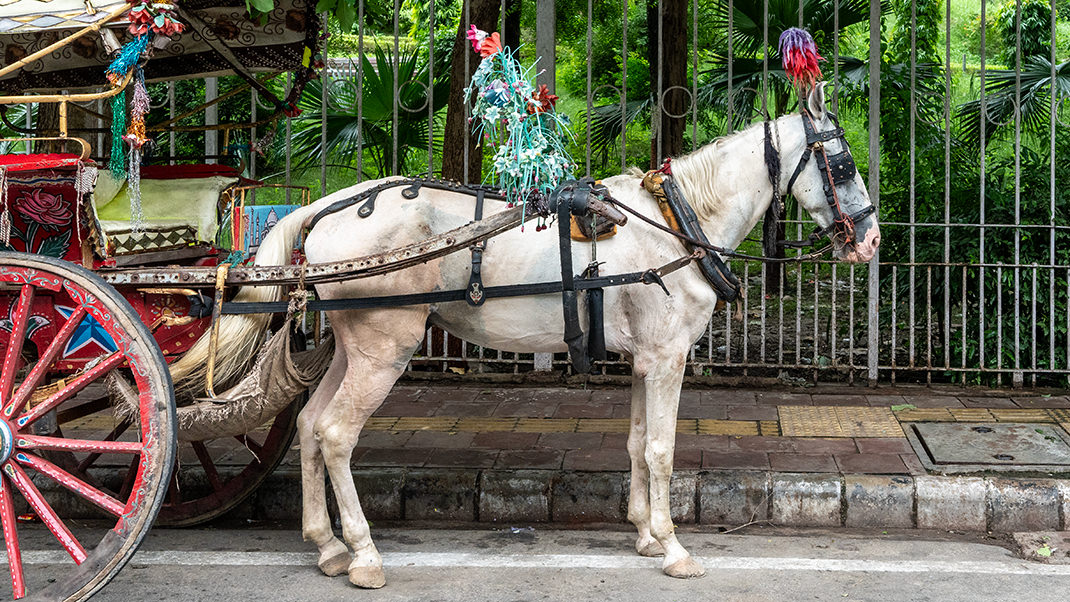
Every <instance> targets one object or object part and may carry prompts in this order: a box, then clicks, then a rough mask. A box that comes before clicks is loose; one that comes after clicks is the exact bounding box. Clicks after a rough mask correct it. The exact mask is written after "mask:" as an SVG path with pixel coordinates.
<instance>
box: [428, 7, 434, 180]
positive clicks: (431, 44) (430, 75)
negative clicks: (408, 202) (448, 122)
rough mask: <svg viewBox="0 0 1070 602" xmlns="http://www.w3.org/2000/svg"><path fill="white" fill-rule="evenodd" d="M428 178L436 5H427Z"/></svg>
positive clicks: (430, 169) (431, 156) (431, 162)
mask: <svg viewBox="0 0 1070 602" xmlns="http://www.w3.org/2000/svg"><path fill="white" fill-rule="evenodd" d="M427 8H428V11H429V14H428V18H427V20H428V27H427V32H428V33H427V38H428V39H427V177H429V178H433V177H435V3H434V1H433V0H432V1H431V2H429V3H428V4H427Z"/></svg>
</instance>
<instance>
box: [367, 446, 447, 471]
mask: <svg viewBox="0 0 1070 602" xmlns="http://www.w3.org/2000/svg"><path fill="white" fill-rule="evenodd" d="M432 451H434V450H430V449H421V448H415V447H412V448H404V449H369V450H368V451H367V452H365V453H364V455H363V456H361V457H360V460H358V461H357V463H356V464H357V466H423V465H424V462H426V461H427V459H428V458H429V457H430V456H431V452H432Z"/></svg>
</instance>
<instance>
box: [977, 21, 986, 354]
mask: <svg viewBox="0 0 1070 602" xmlns="http://www.w3.org/2000/svg"><path fill="white" fill-rule="evenodd" d="M987 5H988V0H981V29H980V31H981V86H980V94H981V98H980V105H981V127H980V130H981V152H980V157H979V159H980V170H981V179H980V190H979V192H978V202H979V203H980V209H979V212H980V218H981V219H980V227H979V228H978V229H977V235H978V239H979V240H978V244H979V245H980V248H979V254H978V255H979V261H980V263H981V264H984V263H985V260H986V257H985V194H986V190H985V157H986V150H985V147H986V145H987V143H988V140H987V137H988V136H987V134H988V132H987V130H988V105H987V104H986V103H987V98H986V94H985V92H986V90H985V84H986V83H987V66H988V65H987V61H988V57H987V50H988V49H987V48H986V47H985V43H986V40H985V31H986V29H987V28H988V23H987V21H986V17H987V15H986V14H985V11H986V7H987ZM977 340H978V341H979V343H978V346H977V348H978V361H977V363H978V365H979V367H981V368H984V367H985V268H983V267H982V268H980V269H979V270H978V274H977Z"/></svg>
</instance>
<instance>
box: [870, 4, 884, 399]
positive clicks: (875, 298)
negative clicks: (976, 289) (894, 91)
mask: <svg viewBox="0 0 1070 602" xmlns="http://www.w3.org/2000/svg"><path fill="white" fill-rule="evenodd" d="M880 60H881V3H880V0H869V166H868V167H869V182H868V187H869V198H870V202H872V203H873V206H874V207H876V208H877V209H878V210H879V209H880V116H881V113H880V110H881V94H880V83H881V79H880ZM874 67H876V68H874ZM878 215H879V213H878ZM879 269H880V248H879V247H878V249H877V251H876V253H874V255H873V258H872V259H870V261H869V300H868V307H867V314H868V315H867V321H866V324H867V329H868V334H867V338H868V343H867V344H868V348H867V377H868V380H869V386H871V387H875V386H877V375H878V370H877V363H878V358H879V349H878V348H877V345H878V344H879V343H880V333H879V331H878V322H879V319H878V314H877V311H878V308H879V305H880V297H879V292H880V291H879V289H880V278H879V275H878V270H879Z"/></svg>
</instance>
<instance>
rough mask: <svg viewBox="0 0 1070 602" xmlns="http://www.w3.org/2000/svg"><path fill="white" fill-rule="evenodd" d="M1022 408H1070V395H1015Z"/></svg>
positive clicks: (1015, 399) (1015, 400)
mask: <svg viewBox="0 0 1070 602" xmlns="http://www.w3.org/2000/svg"><path fill="white" fill-rule="evenodd" d="M1011 399H1013V400H1014V403H1015V404H1016V405H1017V406H1018V407H1020V408H1070V396H1066V395H1052V396H1050V397H1043V396H1040V397H1013V398H1011Z"/></svg>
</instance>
